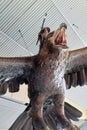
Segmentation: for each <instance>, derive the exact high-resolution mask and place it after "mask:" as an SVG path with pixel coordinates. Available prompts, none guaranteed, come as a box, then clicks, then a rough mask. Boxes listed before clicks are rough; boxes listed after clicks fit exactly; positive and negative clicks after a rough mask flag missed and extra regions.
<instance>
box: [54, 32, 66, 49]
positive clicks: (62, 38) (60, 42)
mask: <svg viewBox="0 0 87 130" xmlns="http://www.w3.org/2000/svg"><path fill="white" fill-rule="evenodd" d="M54 41H55V42H54V43H55V45H54V46H57V47H62V48H68V46H67V40H66V35H65V31H64V30H62V31H60V33H58V35H57V36H56V38H55V39H54Z"/></svg>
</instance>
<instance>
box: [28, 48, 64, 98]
mask: <svg viewBox="0 0 87 130" xmlns="http://www.w3.org/2000/svg"><path fill="white" fill-rule="evenodd" d="M65 53H66V56H65ZM66 58H67V50H66V51H65V50H63V49H59V50H57V51H55V53H53V54H52V53H51V54H48V55H45V56H40V57H39V58H38V59H39V60H38V61H36V63H35V67H34V69H33V72H32V73H31V76H30V92H32V91H35V92H36V93H38V94H39V93H40V94H43V95H46V96H47V97H49V96H52V95H56V94H57V93H58V91H60V90H61V91H62V89H65V86H64V85H63V84H64V72H65V67H66ZM32 89H33V90H32Z"/></svg>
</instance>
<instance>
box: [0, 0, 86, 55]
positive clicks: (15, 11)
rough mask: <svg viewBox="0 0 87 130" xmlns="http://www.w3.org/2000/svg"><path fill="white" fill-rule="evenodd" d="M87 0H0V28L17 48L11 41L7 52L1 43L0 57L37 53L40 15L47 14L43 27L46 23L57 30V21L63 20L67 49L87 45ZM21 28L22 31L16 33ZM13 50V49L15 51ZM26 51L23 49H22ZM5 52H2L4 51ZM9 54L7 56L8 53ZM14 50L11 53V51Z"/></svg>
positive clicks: (40, 23) (41, 19) (58, 22)
mask: <svg viewBox="0 0 87 130" xmlns="http://www.w3.org/2000/svg"><path fill="white" fill-rule="evenodd" d="M86 10H87V0H83V1H81V0H77V1H75V0H62V1H61V0H29V1H27V0H9V1H8V0H1V1H0V30H1V31H2V32H3V33H5V34H6V35H7V36H8V37H10V39H12V40H13V41H15V42H16V43H17V44H18V45H19V46H20V48H21V47H22V48H25V50H26V51H27V52H28V53H26V51H25V50H22V51H20V53H21V54H19V51H18V50H19V47H18V49H17V48H14V50H13V51H11V50H12V49H13V46H14V42H13V44H9V43H11V42H12V40H11V42H9V40H8V41H6V42H7V45H8V46H9V45H10V46H11V47H10V49H8V52H7V51H5V50H6V48H5V47H4V46H2V47H1V48H2V50H4V51H3V52H2V54H1V55H2V56H6V53H7V56H9V55H10V56H18V55H19V56H20V55H21V56H23V55H25V53H26V55H30V54H31V53H32V54H33V55H34V54H37V53H38V48H39V46H36V41H37V35H38V32H39V31H40V29H41V25H42V21H43V17H44V15H45V13H47V18H46V21H45V25H44V26H49V27H50V29H51V31H53V30H56V29H57V28H58V27H59V24H60V23H62V22H66V24H67V26H68V30H67V39H68V45H69V47H70V48H69V49H76V48H81V47H84V46H86V44H87V35H86V34H87V31H86V30H87V26H86V23H87V11H86ZM19 30H20V31H21V33H22V35H23V38H22V37H21V34H20V33H19ZM0 35H1V34H0ZM0 37H1V36H0ZM1 42H2V41H0V44H3V43H1ZM15 50H16V51H15ZM24 51H25V52H24ZM4 53H5V54H4ZM8 53H9V55H8ZM12 53H14V54H12Z"/></svg>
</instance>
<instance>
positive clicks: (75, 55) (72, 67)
mask: <svg viewBox="0 0 87 130" xmlns="http://www.w3.org/2000/svg"><path fill="white" fill-rule="evenodd" d="M65 80H66V84H67V89H69V88H71V86H73V87H76V86H78V85H80V86H82V85H85V84H87V48H81V49H78V50H74V51H70V52H69V59H68V61H67V66H66V72H65Z"/></svg>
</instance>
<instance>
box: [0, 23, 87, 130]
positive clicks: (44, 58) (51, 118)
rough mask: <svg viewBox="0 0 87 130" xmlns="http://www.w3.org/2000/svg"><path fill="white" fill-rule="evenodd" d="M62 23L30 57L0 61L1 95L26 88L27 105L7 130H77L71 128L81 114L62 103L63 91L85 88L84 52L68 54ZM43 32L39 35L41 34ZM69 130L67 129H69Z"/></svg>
mask: <svg viewBox="0 0 87 130" xmlns="http://www.w3.org/2000/svg"><path fill="white" fill-rule="evenodd" d="M66 28H67V26H66V24H65V23H62V24H61V25H60V28H59V29H58V30H57V31H55V32H51V33H50V32H49V33H48V35H47V34H46V37H44V38H43V39H42V36H43V35H41V36H40V38H41V42H42V43H43V46H41V48H40V50H39V53H38V54H37V55H34V56H31V57H10V58H7V57H0V94H1V95H2V94H4V93H6V91H7V88H8V89H9V91H10V92H17V91H19V89H20V88H19V86H20V84H23V83H25V84H28V96H29V99H30V104H29V106H28V107H27V108H26V110H25V111H24V112H23V113H22V114H21V115H20V116H19V117H18V118H17V120H16V121H15V122H14V124H13V125H12V126H11V127H10V128H9V130H63V129H64V128H66V129H67V130H71V129H72V130H79V128H78V127H77V126H75V125H72V123H71V119H72V120H78V118H79V117H80V116H81V115H82V113H81V112H80V111H79V110H77V109H76V108H74V107H73V106H71V105H70V104H68V103H66V102H64V99H65V90H66V89H70V88H71V86H73V87H76V86H78V85H80V86H83V85H84V84H87V48H81V49H78V50H73V51H69V50H68V46H67V42H66V36H65V30H66ZM43 32H44V30H43V31H42V34H43ZM69 128H70V129H69Z"/></svg>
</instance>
